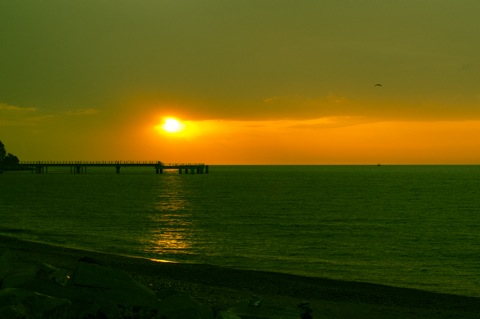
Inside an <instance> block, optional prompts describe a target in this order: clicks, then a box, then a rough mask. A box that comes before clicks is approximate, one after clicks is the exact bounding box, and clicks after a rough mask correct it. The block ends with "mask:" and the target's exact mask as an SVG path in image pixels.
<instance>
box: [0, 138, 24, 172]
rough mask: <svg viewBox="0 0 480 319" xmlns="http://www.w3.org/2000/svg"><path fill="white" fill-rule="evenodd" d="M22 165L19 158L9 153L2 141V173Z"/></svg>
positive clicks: (0, 161)
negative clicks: (4, 170)
mask: <svg viewBox="0 0 480 319" xmlns="http://www.w3.org/2000/svg"><path fill="white" fill-rule="evenodd" d="M19 163H20V161H19V160H18V157H16V156H15V155H13V154H12V153H7V150H6V149H5V145H4V144H3V143H2V141H0V173H1V172H2V171H3V169H13V168H15V166H17V165H18V164H19Z"/></svg>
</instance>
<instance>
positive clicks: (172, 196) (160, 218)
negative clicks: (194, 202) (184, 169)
mask: <svg viewBox="0 0 480 319" xmlns="http://www.w3.org/2000/svg"><path fill="white" fill-rule="evenodd" d="M162 182H163V183H162V185H160V187H159V188H158V189H157V190H155V193H154V196H155V201H154V203H153V207H152V208H153V209H152V212H151V214H150V215H149V216H148V219H149V220H150V223H149V224H150V227H149V231H148V232H147V233H146V234H145V238H144V240H143V243H144V245H145V247H144V250H145V252H146V253H148V254H149V255H152V257H153V258H156V257H157V256H159V255H163V256H167V258H168V255H189V254H193V251H192V239H191V235H192V229H193V228H194V224H193V222H192V214H191V212H190V211H189V210H188V206H189V202H188V196H186V194H185V193H184V192H183V191H182V187H181V182H182V181H181V180H180V179H179V178H178V177H177V176H171V178H165V179H164V180H163V181H162Z"/></svg>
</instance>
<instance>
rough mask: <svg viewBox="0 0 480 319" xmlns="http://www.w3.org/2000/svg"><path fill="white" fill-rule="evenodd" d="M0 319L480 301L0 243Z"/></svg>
mask: <svg viewBox="0 0 480 319" xmlns="http://www.w3.org/2000/svg"><path fill="white" fill-rule="evenodd" d="M0 288H1V289H0V318H149V319H150V318H158V319H176V318H182V319H189V318H192V319H193V318H195V319H204V318H205V319H238V318H242V319H246V318H248V319H253V318H258V319H260V318H262V319H274V318H275V319H283V318H285V319H286V318H291V319H295V318H304V319H306V318H315V319H321V318H330V319H332V318H360V319H361V318H369V319H371V318H402V319H409V318H412V319H413V318H416V319H425V318H465V319H468V318H480V298H473V297H464V296H455V295H448V294H437V293H430V292H425V291H420V290H414V289H405V288H394V287H388V286H382V285H374V284H367V283H355V282H345V281H335V280H329V279H321V278H308V277H301V276H294V275H286V274H278V273H269V272H257V271H246V270H236V269H228V268H222V267H216V266H211V265H192V264H176V263H164V262H156V261H151V260H147V259H141V258H132V257H125V256H118V255H111V254H105V253H98V252H91V251H82V250H75V249H69V248H64V247H57V246H50V245H46V244H40V243H34V242H29V241H22V240H18V239H14V238H10V237H0Z"/></svg>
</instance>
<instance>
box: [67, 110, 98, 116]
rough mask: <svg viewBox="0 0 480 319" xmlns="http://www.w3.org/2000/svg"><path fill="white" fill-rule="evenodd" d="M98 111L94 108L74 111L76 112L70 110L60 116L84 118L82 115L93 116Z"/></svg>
mask: <svg viewBox="0 0 480 319" xmlns="http://www.w3.org/2000/svg"><path fill="white" fill-rule="evenodd" d="M98 112H99V111H98V110H97V109H94V108H88V109H76V110H70V111H66V112H63V113H62V114H66V115H73V116H84V115H93V114H97V113H98Z"/></svg>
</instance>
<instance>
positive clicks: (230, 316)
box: [215, 311, 242, 319]
mask: <svg viewBox="0 0 480 319" xmlns="http://www.w3.org/2000/svg"><path fill="white" fill-rule="evenodd" d="M215 319H242V318H241V317H239V316H237V315H236V314H235V313H233V312H231V311H220V312H219V313H218V314H217V316H216V317H215Z"/></svg>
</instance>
